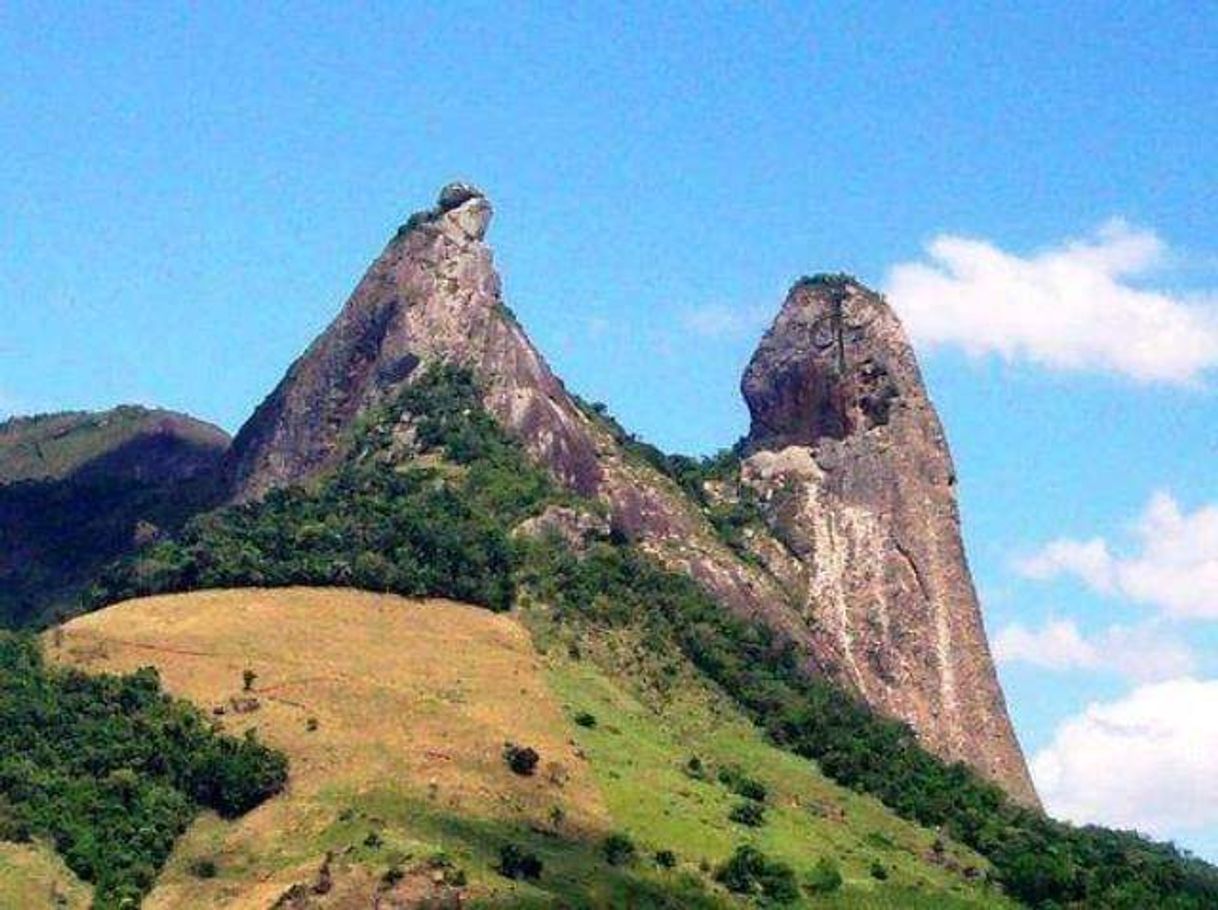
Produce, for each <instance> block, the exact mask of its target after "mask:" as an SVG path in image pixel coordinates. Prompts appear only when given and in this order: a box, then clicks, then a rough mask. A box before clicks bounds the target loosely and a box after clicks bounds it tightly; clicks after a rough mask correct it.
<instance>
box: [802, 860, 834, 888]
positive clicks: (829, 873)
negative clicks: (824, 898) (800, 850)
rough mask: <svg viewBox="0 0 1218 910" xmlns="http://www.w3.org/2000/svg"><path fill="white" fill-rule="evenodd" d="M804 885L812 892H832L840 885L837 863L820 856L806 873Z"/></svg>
mask: <svg viewBox="0 0 1218 910" xmlns="http://www.w3.org/2000/svg"><path fill="white" fill-rule="evenodd" d="M805 884H806V886H807V888H808V890H809V891H811V892H812V893H813V894H832V893H833V892H834V891H836V890H837V889H838V888H840V887H841V886H842V873H841V870H840V869H838V868H837V863H835V862H834V861H833V860H831V859H830V858H829V857H827V856H822V857H821V858H820V859H818V860H817V861H816V865H815V866H813V867H812V871H811V872H809V873H808V878H807V880H806V883H805Z"/></svg>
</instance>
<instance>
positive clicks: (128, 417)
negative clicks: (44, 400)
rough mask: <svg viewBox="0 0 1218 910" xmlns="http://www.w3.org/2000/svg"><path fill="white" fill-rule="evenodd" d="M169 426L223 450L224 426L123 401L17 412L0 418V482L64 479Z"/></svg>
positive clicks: (225, 442) (201, 445)
mask: <svg viewBox="0 0 1218 910" xmlns="http://www.w3.org/2000/svg"><path fill="white" fill-rule="evenodd" d="M158 428H171V429H172V430H173V432H174V434H175V435H176V436H178V437H179V438H181V439H183V440H187V441H189V442H192V443H194V444H195V445H197V446H198V447H199V448H200V449H213V448H214V449H221V450H222V449H224V448H225V447H226V446H227V445H228V436H227V435H226V434H225V433H224V432H223V431H222V430H220V429H218V428H216V427H213V426H211V425H209V424H206V423H203V422H202V421H198V420H194V419H192V418H189V417H186V416H184V415H182V414H176V413H174V412H172V411H162V410H156V409H150V408H142V407H138V406H135V405H122V406H120V407H117V408H114V409H112V410H109V411H102V412H98V413H91V412H88V411H69V412H65V413H60V414H41V415H38V416H36V417H14V418H12V419H10V420H6V421H4V422H3V423H0V484H9V483H16V482H18V481H23V480H62V479H63V478H65V477H67V476H69V475H70V474H73V473H75V472H76V471H78V470H80V469H81V468H83V467H85V466H86V465H88V464H89V463H90V462H92V461H94V460H95V459H98V458H102V457H104V456H106V455H107V454H109V453H112V452H115V451H117V450H118V449H120V448H121V447H122V446H124V445H125V444H127V443H129V442H131V441H132V440H133V439H135V438H137V437H139V436H140V435H144V434H148V433H151V432H155V431H156V430H157V429H158Z"/></svg>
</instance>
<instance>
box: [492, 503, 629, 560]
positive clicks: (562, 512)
mask: <svg viewBox="0 0 1218 910" xmlns="http://www.w3.org/2000/svg"><path fill="white" fill-rule="evenodd" d="M609 531H610V528H609V519H607V518H605V517H604V516H603V515H595V514H593V513H592V512H588V511H585V510H581V509H572V508H568V507H567V506H549V507H548V508H547V509H546V510H545V511H544V512H542V513H541V514H540V515H536V516H534V517H533V518H527V519H525V520H524V521H522V522H521V523H520V524H519V525H517V526H516V530H515V533H516V534H519V535H520V536H522V537H546V536H548V535H551V534H554V535H557V536H558V537H560V538H561V539H562V540H564V541H565V542H566V544H567V546H569V547H571V549H573V550H582V549H584V548H585V547H587V545H588V543H589V542H591V541H593V540H595V539H597V538H603V537H608V536H609Z"/></svg>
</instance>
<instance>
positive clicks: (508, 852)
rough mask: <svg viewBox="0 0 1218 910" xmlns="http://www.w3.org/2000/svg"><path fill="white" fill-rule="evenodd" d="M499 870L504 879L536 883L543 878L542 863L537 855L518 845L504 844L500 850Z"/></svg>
mask: <svg viewBox="0 0 1218 910" xmlns="http://www.w3.org/2000/svg"><path fill="white" fill-rule="evenodd" d="M498 869H499V874H500V875H502V876H503V877H504V878H510V879H514V880H521V879H523V880H528V881H536V880H537V879H539V878H541V870H542V863H541V860H540V859H538V857H537V854H536V853H530V852H529V851H528V850H524V849H522V848H521V847H518V846H517V845H516V844H504V845H503V846H502V847H500V848H499V866H498Z"/></svg>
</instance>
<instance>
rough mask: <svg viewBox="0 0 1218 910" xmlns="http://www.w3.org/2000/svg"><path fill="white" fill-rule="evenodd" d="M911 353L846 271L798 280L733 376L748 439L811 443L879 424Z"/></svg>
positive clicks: (879, 304) (770, 444) (887, 312)
mask: <svg viewBox="0 0 1218 910" xmlns="http://www.w3.org/2000/svg"><path fill="white" fill-rule="evenodd" d="M911 359H912V358H911V354H910V351H909V345H908V343H907V342H906V341H905V339H904V334H903V332H902V331H901V327H900V324H899V323H898V322H897V319H896V316H895V315H894V314H893V312H892V310H891V309H889V307H888V305H887V304H886V303H885V302H884V300H883V299H882V298H880V297H878V296H877V295H875V294H873V293H871V292H870V291H868V290H867V289H866V288H865V287H863V286H862V285H861V284H859V283H858V282H857V281H855V280H854V279H853V278H849V277H846V276H837V275H818V276H816V277H813V278H803V279H801V280H800V281H798V282H796V284H795V285H794V286H793V287H792V288H791V290H790V292H789V293H788V294H787V299H786V302H785V303H784V304H783V306H782V310H781V311H780V312H779V314H778V318H777V319H776V320H775V321H774V324H773V326H772V327H771V329H770V330H769V331H768V332H767V333H766V334H765V337H764V338H763V339H762V341H761V344H760V346H759V347H758V348H757V351H756V353H755V354H754V355H753V358H752V360H751V361H750V362H749V365H748V368H747V369H746V370H745V373H744V379H743V381H742V382H741V390H742V392H743V393H744V398H745V401H746V403H747V404H748V407H749V413H750V415H751V417H752V425H751V428H750V432H749V438H750V441H751V443H752V444H753V445H754V447H757V448H770V449H781V448H783V447H784V446H787V445H813V444H815V443H816V442H817V441H818V440H820V439H822V438H825V437H828V438H831V439H844V438H845V437H846V436H849V435H851V434H854V433H861V432H866V431H867V430H870V429H872V428H874V427H876V426H882V425H884V424H887V423H888V419H889V416H890V413H891V410H892V408H893V406H894V405H895V404H897V403H898V402H899V400H900V398H901V393H902V387H903V386H904V385H907V384H908V383H909V381H910V377H909V375H908V374H909V367H910V363H911Z"/></svg>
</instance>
